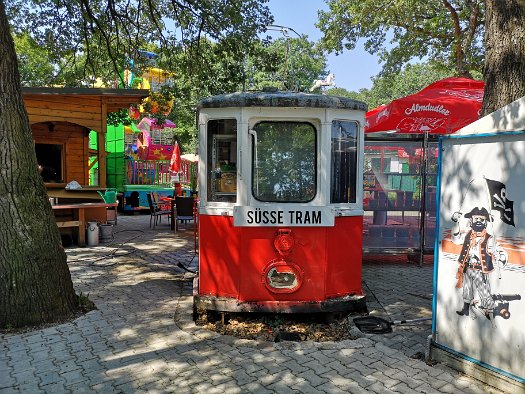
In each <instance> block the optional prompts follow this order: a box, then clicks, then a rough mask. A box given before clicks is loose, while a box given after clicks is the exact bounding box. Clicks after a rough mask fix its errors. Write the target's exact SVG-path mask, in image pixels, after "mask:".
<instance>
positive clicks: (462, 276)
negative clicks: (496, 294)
mask: <svg viewBox="0 0 525 394" xmlns="http://www.w3.org/2000/svg"><path fill="white" fill-rule="evenodd" d="M459 215H460V213H459V212H455V213H454V215H453V217H452V220H453V221H458V219H459ZM465 218H468V219H469V227H470V230H469V231H468V232H467V233H466V234H464V236H463V237H462V238H463V244H462V248H461V253H460V255H459V258H458V262H459V267H458V271H457V274H456V279H457V282H456V288H463V302H464V304H463V309H462V310H460V311H456V313H457V314H458V315H460V316H469V314H470V308H471V307H475V306H476V305H475V304H473V301H474V295H475V294H474V293H475V292H477V294H478V296H479V308H480V309H481V310H482V311H483V312H484V314H485V316H486V317H487V319H489V320H492V321H493V320H494V308H495V306H496V304H495V301H494V299H493V298H492V294H491V291H490V281H489V275H491V274H492V272H493V271H494V268H495V266H500V265H505V264H506V263H507V260H508V255H507V252H505V250H503V249H502V248H501V246H500V245H499V244H497V243H496V241H495V239H494V236H492V235H491V234H489V233H488V232H487V223H488V222H489V221H492V220H493V219H492V217H491V215H489V213H488V211H487V210H486V209H485V208H479V207H475V208H473V209H472V210H471V211H470V212H468V213H466V214H465Z"/></svg>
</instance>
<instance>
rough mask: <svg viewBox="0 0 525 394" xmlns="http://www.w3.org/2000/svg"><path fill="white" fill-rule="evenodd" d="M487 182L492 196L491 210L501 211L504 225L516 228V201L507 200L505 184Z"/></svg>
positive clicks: (488, 180)
mask: <svg viewBox="0 0 525 394" xmlns="http://www.w3.org/2000/svg"><path fill="white" fill-rule="evenodd" d="M485 180H486V181H487V187H488V189H489V194H490V209H493V210H495V211H499V213H500V219H501V220H502V221H503V223H507V224H510V225H511V226H514V227H516V225H515V224H514V201H511V200H509V199H508V198H507V188H506V186H505V184H503V183H501V182H499V181H493V180H491V179H487V178H485Z"/></svg>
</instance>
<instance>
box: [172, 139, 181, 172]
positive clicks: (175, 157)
mask: <svg viewBox="0 0 525 394" xmlns="http://www.w3.org/2000/svg"><path fill="white" fill-rule="evenodd" d="M170 171H172V172H180V148H179V143H178V142H175V146H174V147H173V154H172V155H171V162H170Z"/></svg>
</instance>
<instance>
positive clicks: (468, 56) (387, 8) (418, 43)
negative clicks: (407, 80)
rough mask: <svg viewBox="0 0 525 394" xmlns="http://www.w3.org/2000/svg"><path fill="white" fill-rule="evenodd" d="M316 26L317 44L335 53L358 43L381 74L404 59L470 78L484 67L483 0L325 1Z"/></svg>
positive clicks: (389, 71)
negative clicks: (375, 58) (318, 32)
mask: <svg viewBox="0 0 525 394" xmlns="http://www.w3.org/2000/svg"><path fill="white" fill-rule="evenodd" d="M327 4H328V7H329V10H328V11H320V12H319V23H318V24H317V26H318V27H319V28H320V29H321V31H322V32H323V33H324V37H323V38H322V40H321V44H322V46H323V47H324V48H325V49H327V50H329V51H335V52H337V53H340V52H342V51H343V50H344V49H353V48H355V46H356V45H357V43H358V42H361V41H362V42H363V43H364V47H365V49H366V50H367V51H368V52H369V53H371V54H375V55H378V56H379V58H380V60H381V62H382V63H383V73H386V74H389V73H390V74H392V73H396V72H398V71H399V70H401V69H402V67H403V66H404V65H406V64H407V63H408V62H409V61H411V60H413V59H420V60H423V61H433V62H436V63H439V64H441V65H443V66H444V67H445V68H449V69H452V70H454V74H455V75H456V76H464V77H472V71H478V72H480V71H481V70H482V66H483V54H484V47H483V33H484V25H483V23H484V1H483V0H457V1H453V0H429V1H418V0H394V1H389V2H387V3H385V2H384V1H381V0H327Z"/></svg>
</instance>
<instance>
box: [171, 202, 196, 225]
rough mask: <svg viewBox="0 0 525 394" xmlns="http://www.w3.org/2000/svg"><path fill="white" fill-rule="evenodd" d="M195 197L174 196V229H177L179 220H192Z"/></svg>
mask: <svg viewBox="0 0 525 394" xmlns="http://www.w3.org/2000/svg"><path fill="white" fill-rule="evenodd" d="M194 206H195V198H193V197H181V196H177V197H175V231H179V222H182V223H186V222H189V221H192V222H194Z"/></svg>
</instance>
